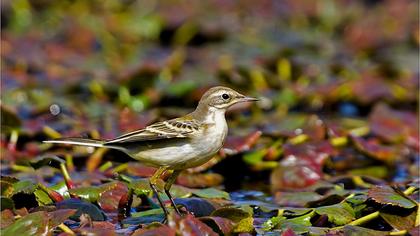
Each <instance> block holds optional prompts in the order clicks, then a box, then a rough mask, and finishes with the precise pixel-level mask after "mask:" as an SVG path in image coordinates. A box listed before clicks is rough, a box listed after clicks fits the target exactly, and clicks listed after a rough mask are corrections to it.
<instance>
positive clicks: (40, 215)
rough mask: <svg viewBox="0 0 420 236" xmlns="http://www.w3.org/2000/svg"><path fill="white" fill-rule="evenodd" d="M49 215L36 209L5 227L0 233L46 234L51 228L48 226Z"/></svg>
mask: <svg viewBox="0 0 420 236" xmlns="http://www.w3.org/2000/svg"><path fill="white" fill-rule="evenodd" d="M49 219H50V217H49V215H48V213H47V212H45V211H38V212H34V213H31V214H29V215H26V216H24V217H22V218H20V219H18V220H16V221H15V222H14V223H13V224H11V225H9V226H8V227H6V228H5V229H3V230H1V234H2V235H47V234H48V232H49V231H50V230H51V229H50V228H49V226H48V222H49Z"/></svg>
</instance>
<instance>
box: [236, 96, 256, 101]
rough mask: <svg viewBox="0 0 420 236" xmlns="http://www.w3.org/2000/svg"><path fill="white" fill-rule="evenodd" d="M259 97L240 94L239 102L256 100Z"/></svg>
mask: <svg viewBox="0 0 420 236" xmlns="http://www.w3.org/2000/svg"><path fill="white" fill-rule="evenodd" d="M258 100H259V99H257V98H253V97H246V96H244V95H241V96H238V102H255V101H258Z"/></svg>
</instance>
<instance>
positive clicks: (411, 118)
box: [369, 103, 420, 150]
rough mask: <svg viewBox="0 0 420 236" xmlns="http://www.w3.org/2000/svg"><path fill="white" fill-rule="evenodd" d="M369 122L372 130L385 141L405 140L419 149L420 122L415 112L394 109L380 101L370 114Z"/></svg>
mask: <svg viewBox="0 0 420 236" xmlns="http://www.w3.org/2000/svg"><path fill="white" fill-rule="evenodd" d="M369 123H370V126H371V130H372V132H373V133H374V134H376V135H378V136H379V137H381V138H382V139H384V140H385V141H387V142H405V143H406V144H408V145H410V146H413V147H416V148H417V150H418V149H419V138H420V137H419V133H418V129H419V126H418V125H419V123H418V117H416V115H415V114H414V113H412V112H404V111H397V110H393V109H391V108H390V107H389V106H387V105H386V104H384V103H379V104H377V105H376V106H375V107H374V108H373V110H372V112H371V114H370V115H369Z"/></svg>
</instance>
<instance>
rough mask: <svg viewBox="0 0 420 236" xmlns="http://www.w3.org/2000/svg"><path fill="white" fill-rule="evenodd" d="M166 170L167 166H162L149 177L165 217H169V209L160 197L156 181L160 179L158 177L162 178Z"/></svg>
mask: <svg viewBox="0 0 420 236" xmlns="http://www.w3.org/2000/svg"><path fill="white" fill-rule="evenodd" d="M165 171H166V167H160V168H159V169H158V170H157V171H156V172H155V173H154V174H153V175H152V177H150V179H149V184H150V187H151V188H152V190H153V192H154V193H155V194H156V197H157V199H158V201H159V205H160V207H161V208H162V210H163V213H164V214H165V218H166V219H168V215H169V213H168V210H167V209H166V207H165V205H164V204H163V201H162V199H160V197H159V192H158V190H157V188H156V183H157V181H158V179H159V178H160V176H161V175H162V174H163V173H164V172H165Z"/></svg>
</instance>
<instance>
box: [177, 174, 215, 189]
mask: <svg viewBox="0 0 420 236" xmlns="http://www.w3.org/2000/svg"><path fill="white" fill-rule="evenodd" d="M222 182H223V176H222V175H220V174H217V173H204V174H181V175H180V176H179V177H178V178H177V180H176V183H177V184H179V185H182V186H185V187H189V188H205V187H213V186H218V185H220V184H222Z"/></svg>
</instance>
